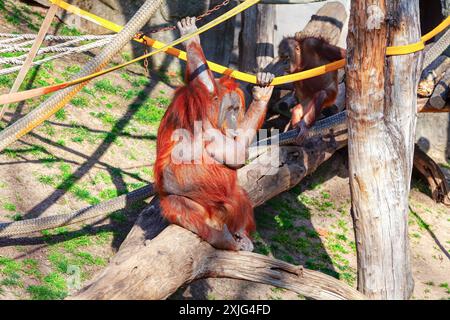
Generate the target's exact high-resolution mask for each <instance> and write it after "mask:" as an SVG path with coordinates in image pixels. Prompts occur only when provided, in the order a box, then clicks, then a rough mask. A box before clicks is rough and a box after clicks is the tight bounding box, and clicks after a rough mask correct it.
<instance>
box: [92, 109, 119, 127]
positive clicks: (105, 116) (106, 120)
mask: <svg viewBox="0 0 450 320" xmlns="http://www.w3.org/2000/svg"><path fill="white" fill-rule="evenodd" d="M89 114H90V115H91V116H93V117H94V118H97V119H99V120H101V121H102V123H103V124H106V125H110V126H114V125H115V124H116V123H117V121H118V120H117V119H116V118H115V117H114V116H113V115H112V114H110V113H107V112H90V113H89Z"/></svg>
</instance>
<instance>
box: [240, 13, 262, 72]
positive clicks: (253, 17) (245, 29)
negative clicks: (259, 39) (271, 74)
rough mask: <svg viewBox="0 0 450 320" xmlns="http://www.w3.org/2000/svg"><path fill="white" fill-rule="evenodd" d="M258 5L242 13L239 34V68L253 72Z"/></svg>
mask: <svg viewBox="0 0 450 320" xmlns="http://www.w3.org/2000/svg"><path fill="white" fill-rule="evenodd" d="M257 20H258V6H253V7H250V8H248V9H247V10H245V11H244V12H243V13H242V30H241V33H240V34H239V70H241V71H243V72H252V73H254V72H255V71H256V69H257V66H256V41H255V35H256V32H257Z"/></svg>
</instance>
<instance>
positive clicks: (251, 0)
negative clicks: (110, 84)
mask: <svg viewBox="0 0 450 320" xmlns="http://www.w3.org/2000/svg"><path fill="white" fill-rule="evenodd" d="M53 1H59V0H53ZM259 1H260V0H245V1H244V2H243V3H241V4H240V5H238V6H236V7H234V8H233V9H231V10H230V11H228V12H227V13H225V14H223V15H222V16H220V17H218V18H216V19H214V20H213V21H211V22H209V23H207V24H205V25H204V26H202V27H200V28H198V29H197V30H196V31H194V32H191V33H189V34H187V35H185V36H183V37H181V38H179V39H177V40H174V41H172V42H171V43H170V44H168V45H165V46H164V47H162V48H160V49H157V50H155V51H152V52H150V53H148V54H145V55H143V56H140V57H138V58H136V59H133V60H130V61H128V62H126V63H123V64H121V65H118V66H115V67H112V68H109V69H106V70H102V71H100V72H96V73H93V74H91V75H89V76H86V77H82V78H78V79H75V80H72V81H69V82H65V83H61V84H58V85H54V86H48V87H42V88H36V89H32V90H27V91H22V92H18V93H13V94H5V95H1V96H0V104H5V103H17V102H20V101H23V100H26V99H30V98H34V97H38V96H41V95H44V94H48V93H51V92H55V91H58V90H61V89H64V88H67V87H69V86H73V85H76V84H79V83H82V82H85V81H88V80H91V79H93V78H96V77H99V76H101V75H104V74H107V73H110V72H112V71H115V70H118V69H121V68H123V67H126V66H128V65H130V64H133V63H136V62H139V61H141V60H144V59H145V58H148V57H151V56H153V55H155V54H157V53H159V52H162V51H165V50H170V49H172V50H176V49H173V48H172V47H173V46H176V45H177V44H180V43H182V42H184V41H186V40H188V39H191V38H193V37H195V36H197V35H199V34H201V33H203V32H205V31H207V30H209V29H211V28H213V27H215V26H216V25H218V24H221V23H222V22H224V21H225V20H227V19H230V18H231V17H233V16H235V15H237V14H238V13H240V12H242V11H244V10H246V9H248V8H249V7H251V6H253V5H254V4H256V3H258V2H259ZM54 3H55V4H57V3H56V2H54Z"/></svg>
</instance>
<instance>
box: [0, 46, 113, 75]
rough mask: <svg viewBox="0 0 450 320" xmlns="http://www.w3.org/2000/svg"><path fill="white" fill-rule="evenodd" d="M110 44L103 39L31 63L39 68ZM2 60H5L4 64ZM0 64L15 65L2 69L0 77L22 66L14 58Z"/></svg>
mask: <svg viewBox="0 0 450 320" xmlns="http://www.w3.org/2000/svg"><path fill="white" fill-rule="evenodd" d="M109 42H110V40H109V39H105V40H99V41H97V42H94V43H90V44H86V45H84V46H80V47H76V48H62V50H61V52H62V53H59V54H55V55H53V56H51V57H47V58H44V59H41V60H37V61H33V64H32V65H33V66H39V65H42V64H44V63H46V62H48V61H51V60H55V59H59V58H62V57H65V56H67V55H70V54H73V53H80V52H85V51H89V50H92V49H95V48H98V47H103V46H104V45H106V44H108V43H109ZM3 60H7V61H6V62H5V61H3ZM2 63H7V64H17V65H18V66H17V67H11V68H7V69H2V70H0V75H5V74H10V73H13V72H16V71H18V70H20V68H21V65H22V64H23V61H22V60H15V59H14V58H5V59H1V58H0V64H2Z"/></svg>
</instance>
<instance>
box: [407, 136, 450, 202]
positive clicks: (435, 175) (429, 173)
mask: <svg viewBox="0 0 450 320" xmlns="http://www.w3.org/2000/svg"><path fill="white" fill-rule="evenodd" d="M414 168H416V169H417V171H419V172H420V174H421V175H422V176H423V177H424V178H425V179H426V180H427V182H428V185H429V187H430V190H431V197H432V198H433V200H434V201H436V202H437V203H443V204H444V205H446V206H450V187H449V185H448V182H447V179H446V177H445V175H444V173H443V172H442V170H441V168H440V167H439V165H438V164H437V163H436V162H434V160H433V159H432V158H430V157H429V156H428V155H427V154H426V153H425V152H423V151H422V150H421V149H420V147H419V146H417V145H416V147H415V149H414Z"/></svg>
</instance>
